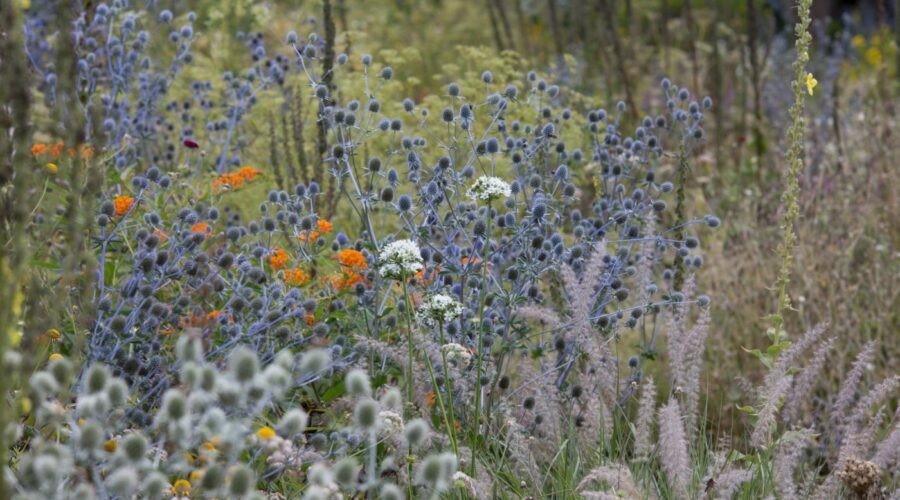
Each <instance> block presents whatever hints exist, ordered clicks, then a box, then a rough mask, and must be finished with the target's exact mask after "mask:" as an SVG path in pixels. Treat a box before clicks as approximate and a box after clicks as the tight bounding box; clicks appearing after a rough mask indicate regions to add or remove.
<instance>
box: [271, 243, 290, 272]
mask: <svg viewBox="0 0 900 500" xmlns="http://www.w3.org/2000/svg"><path fill="white" fill-rule="evenodd" d="M287 261H288V254H287V252H285V251H284V249H283V248H281V247H278V250H275V251H274V252H272V255H269V265H270V266H271V267H272V269H273V270H276V271H277V270H279V269H284V266H286V265H287Z"/></svg>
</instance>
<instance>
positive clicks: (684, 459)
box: [659, 398, 691, 498]
mask: <svg viewBox="0 0 900 500" xmlns="http://www.w3.org/2000/svg"><path fill="white" fill-rule="evenodd" d="M659 461H660V464H661V465H662V469H663V471H665V473H666V478H667V479H668V482H669V486H670V487H671V488H672V490H673V491H674V492H675V495H676V496H677V497H678V498H687V497H688V487H689V486H690V482H691V458H690V454H689V453H688V443H687V436H686V434H685V431H684V421H683V420H682V416H681V409H680V407H679V405H678V401H677V400H676V399H674V398H671V399H669V402H668V403H667V404H666V405H665V406H663V407H662V408H661V409H660V410H659Z"/></svg>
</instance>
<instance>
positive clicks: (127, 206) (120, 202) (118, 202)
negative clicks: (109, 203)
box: [113, 194, 134, 217]
mask: <svg viewBox="0 0 900 500" xmlns="http://www.w3.org/2000/svg"><path fill="white" fill-rule="evenodd" d="M113 205H115V207H116V212H115V213H116V217H121V216H123V215H125V214H127V213H128V211H129V210H131V206H132V205H134V198H132V197H131V196H128V195H127V194H120V195H119V196H116V197H115V198H113Z"/></svg>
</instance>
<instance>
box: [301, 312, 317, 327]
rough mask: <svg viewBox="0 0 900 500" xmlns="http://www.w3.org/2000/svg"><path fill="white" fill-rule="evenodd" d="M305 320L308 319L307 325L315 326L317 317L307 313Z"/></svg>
mask: <svg viewBox="0 0 900 500" xmlns="http://www.w3.org/2000/svg"><path fill="white" fill-rule="evenodd" d="M303 321H306V324H307V326H313V325H315V324H316V317H315V316H313V315H312V314H307V315H306V316H304V317H303Z"/></svg>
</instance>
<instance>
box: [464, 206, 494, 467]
mask: <svg viewBox="0 0 900 500" xmlns="http://www.w3.org/2000/svg"><path fill="white" fill-rule="evenodd" d="M485 218H486V219H487V220H486V221H485V225H486V227H485V230H484V244H483V245H482V248H481V302H480V304H479V305H478V324H477V325H476V326H475V327H476V328H477V329H478V335H477V337H478V345H477V346H476V349H477V351H476V352H477V355H476V356H477V360H476V373H477V376H476V378H475V428H474V429H473V432H472V434H471V436H472V437H471V440H470V442H471V448H472V465H471V471H470V474H469V475H470V476H472V477H475V448H476V445H477V440H478V434H479V430H480V428H481V376H482V372H483V369H484V367H483V366H482V362H483V359H484V309H485V301H486V299H487V291H488V279H487V278H488V276H487V275H488V263H487V257H488V250H489V248H490V246H491V219H492V217H491V203H490V201H488V204H487V209H486V211H485Z"/></svg>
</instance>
